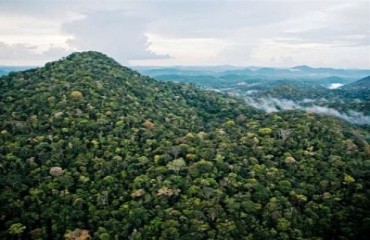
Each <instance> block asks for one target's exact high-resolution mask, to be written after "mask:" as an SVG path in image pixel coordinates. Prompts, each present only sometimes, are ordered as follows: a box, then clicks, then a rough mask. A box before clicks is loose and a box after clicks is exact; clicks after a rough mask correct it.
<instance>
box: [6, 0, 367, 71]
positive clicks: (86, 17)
mask: <svg viewBox="0 0 370 240" xmlns="http://www.w3.org/2000/svg"><path fill="white" fill-rule="evenodd" d="M369 8H370V6H369V1H368V0H346V1H339V0H320V1H310V0H287V1H281V0H243V1H241V0H240V1H235V0H234V1H233V0H223V1H221V0H219V1H217V0H203V1H202V0H193V1H189V0H167V1H159V0H147V1H122V0H121V1H118V0H117V1H109V0H102V1H98V0H95V1H92V0H88V1H84V0H81V1H78V0H73V1H72V0H71V1H62V0H60V1H55V0H49V1H47V0H44V1H42V0H32V1H31V0H19V1H17V0H0V65H42V64H44V63H46V62H48V61H51V60H56V59H58V58H60V57H63V56H65V55H67V54H69V53H71V52H73V51H84V50H96V51H101V52H104V53H106V54H108V55H109V56H111V57H113V58H115V59H116V60H118V61H119V62H121V63H122V64H125V65H156V66H169V65H193V66H194V65H223V64H229V65H239V66H276V67H289V66H295V65H310V66H314V67H319V66H325V67H339V68H370V13H369V12H370V9H369Z"/></svg>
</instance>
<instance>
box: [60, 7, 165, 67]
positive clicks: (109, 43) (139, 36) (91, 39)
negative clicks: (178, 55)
mask: <svg viewBox="0 0 370 240" xmlns="http://www.w3.org/2000/svg"><path fill="white" fill-rule="evenodd" d="M146 23H147V19H146V18H143V17H141V16H138V15H137V13H135V12H130V11H104V12H102V11H100V12H92V13H87V14H86V15H85V17H84V18H83V19H79V20H75V21H72V22H69V23H65V24H63V26H62V30H63V32H65V33H67V34H70V35H72V36H73V38H72V39H70V40H69V41H68V45H69V46H70V47H71V48H76V49H78V50H96V51H101V52H104V53H106V54H108V55H110V56H112V57H114V58H116V59H117V60H118V61H120V62H123V63H127V62H128V61H129V60H137V59H157V58H168V57H169V56H168V55H158V54H155V53H154V52H152V51H150V50H149V46H150V43H149V42H148V38H147V36H146V35H145V33H146V31H147V24H146Z"/></svg>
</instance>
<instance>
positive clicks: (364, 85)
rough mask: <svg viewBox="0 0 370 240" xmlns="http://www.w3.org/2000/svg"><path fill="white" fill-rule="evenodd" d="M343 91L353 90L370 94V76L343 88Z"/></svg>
mask: <svg viewBox="0 0 370 240" xmlns="http://www.w3.org/2000/svg"><path fill="white" fill-rule="evenodd" d="M343 89H345V90H352V91H363V92H365V91H366V92H369V91H370V76H367V77H365V78H362V79H360V80H358V81H356V82H353V83H350V84H347V85H345V86H344V87H343Z"/></svg>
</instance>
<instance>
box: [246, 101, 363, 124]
mask: <svg viewBox="0 0 370 240" xmlns="http://www.w3.org/2000/svg"><path fill="white" fill-rule="evenodd" d="M245 101H246V103H247V104H249V105H250V106H252V107H255V108H258V109H261V110H263V111H265V112H268V113H271V112H279V111H289V110H297V111H305V112H313V113H317V114H321V115H328V116H334V117H337V118H340V119H342V120H344V121H347V122H350V123H353V124H357V125H370V116H366V115H364V114H363V113H361V112H356V111H353V110H349V111H348V112H346V113H343V112H339V111H338V110H336V109H334V108H329V107H326V106H318V105H310V106H304V105H302V103H307V102H310V101H307V100H306V99H305V100H304V101H302V102H297V101H293V100H288V99H278V98H273V97H265V98H251V97H246V98H245ZM313 101H314V100H313Z"/></svg>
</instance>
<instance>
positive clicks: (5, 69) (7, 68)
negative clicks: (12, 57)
mask: <svg viewBox="0 0 370 240" xmlns="http://www.w3.org/2000/svg"><path fill="white" fill-rule="evenodd" d="M30 68H33V67H30V66H0V76H2V75H6V74H8V73H10V72H17V71H23V70H26V69H30Z"/></svg>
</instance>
